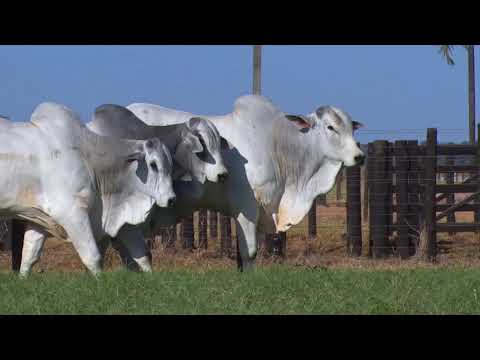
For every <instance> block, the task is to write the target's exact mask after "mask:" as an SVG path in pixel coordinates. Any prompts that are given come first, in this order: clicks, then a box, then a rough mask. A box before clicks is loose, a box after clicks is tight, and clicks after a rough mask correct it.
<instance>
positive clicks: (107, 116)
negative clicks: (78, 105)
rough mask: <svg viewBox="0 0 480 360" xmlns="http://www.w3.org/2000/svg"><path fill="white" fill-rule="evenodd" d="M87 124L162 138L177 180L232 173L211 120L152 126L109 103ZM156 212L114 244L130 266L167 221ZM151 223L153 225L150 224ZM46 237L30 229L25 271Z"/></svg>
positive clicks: (123, 135) (146, 265) (101, 130)
mask: <svg viewBox="0 0 480 360" xmlns="http://www.w3.org/2000/svg"><path fill="white" fill-rule="evenodd" d="M0 126H1V122H0ZM86 127H87V128H88V129H90V130H91V131H93V132H95V133H96V134H98V135H102V136H111V137H115V138H119V139H135V140H144V139H149V138H153V137H155V138H158V139H159V140H160V141H161V142H162V143H164V144H165V145H166V146H167V148H168V149H169V151H170V153H171V155H172V157H173V160H174V167H173V168H174V170H173V174H174V175H173V179H174V180H175V179H180V178H191V179H194V180H195V181H198V182H200V183H202V184H203V183H204V182H205V181H206V180H209V181H212V182H217V181H224V180H225V179H226V177H227V175H228V172H227V169H226V167H225V165H224V164H223V159H222V156H221V149H220V146H221V138H220V135H219V133H218V130H217V129H216V128H215V126H214V125H213V124H212V123H211V122H210V121H209V120H205V119H201V118H192V119H190V120H189V121H187V122H186V123H185V124H175V125H168V126H149V125H146V124H145V123H143V122H142V121H141V120H140V119H138V118H137V117H136V116H135V115H134V114H133V113H132V112H131V111H130V110H128V109H127V108H125V107H123V106H119V105H113V104H105V105H102V106H99V107H97V108H96V109H95V112H94V115H93V117H92V120H91V121H90V122H89V123H87V124H86ZM172 205H173V204H172ZM154 214H155V210H154V211H153V212H152V215H151V221H149V223H148V224H141V226H134V225H128V224H126V225H125V226H124V227H122V228H121V229H120V231H119V232H118V236H117V238H116V239H114V241H113V242H112V245H113V246H114V247H115V248H116V249H117V250H119V251H120V253H121V256H122V260H124V262H126V263H128V264H127V265H128V266H129V268H134V267H135V265H136V264H137V263H138V262H136V263H133V262H132V256H130V255H131V254H132V253H135V252H139V250H138V249H143V245H142V244H144V243H145V240H144V234H145V233H146V235H147V236H149V235H151V234H152V233H153V232H155V231H156V230H157V229H158V226H160V225H163V220H162V219H155V216H154ZM150 224H152V227H150V226H149V225H150ZM142 233H143V234H142ZM44 238H45V235H44V234H41V233H38V232H35V230H33V229H30V231H28V232H27V233H26V235H25V238H24V242H25V243H28V244H32V245H31V246H30V248H31V251H26V252H25V254H24V256H23V257H22V266H21V269H23V270H22V271H23V272H25V273H28V272H29V271H30V269H31V266H32V265H31V264H33V263H34V261H33V259H38V258H39V257H40V252H41V250H42V247H43V243H44V240H45V239H44ZM108 243H109V242H108V239H105V241H103V242H102V243H101V247H100V252H101V255H102V256H103V255H104V253H105V251H106V249H107V246H108ZM33 244H34V245H33ZM123 244H129V248H125V246H122V245H123ZM141 253H143V250H142V251H141ZM137 257H138V256H137ZM140 270H142V271H151V263H150V261H148V262H147V261H144V262H142V264H141V266H140Z"/></svg>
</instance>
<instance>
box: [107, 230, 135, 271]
mask: <svg viewBox="0 0 480 360" xmlns="http://www.w3.org/2000/svg"><path fill="white" fill-rule="evenodd" d="M112 247H113V248H114V249H115V250H116V251H117V253H118V256H120V259H121V260H122V264H123V265H124V266H125V267H126V268H127V269H128V270H130V271H135V272H139V271H141V270H140V267H139V266H138V264H137V263H136V262H135V260H134V259H133V258H132V256H131V255H130V253H129V252H128V250H127V248H126V247H125V246H124V245H123V243H122V242H121V241H120V240H118V238H115V239H113V241H112Z"/></svg>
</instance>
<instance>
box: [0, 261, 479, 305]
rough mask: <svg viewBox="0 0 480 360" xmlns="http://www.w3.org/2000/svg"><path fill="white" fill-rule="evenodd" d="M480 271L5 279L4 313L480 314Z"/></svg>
mask: <svg viewBox="0 0 480 360" xmlns="http://www.w3.org/2000/svg"><path fill="white" fill-rule="evenodd" d="M479 292H480V270H479V269H471V268H470V269H462V268H443V269H416V270H400V271H387V270H384V271H368V270H361V271H360V270H325V269H306V268H294V267H290V266H278V265H274V266H269V267H265V268H261V269H258V270H256V271H254V272H251V273H248V274H240V273H238V272H237V271H235V270H234V269H230V270H211V271H207V272H198V271H192V270H173V271H162V272H155V273H153V274H151V275H147V274H135V273H127V272H126V271H114V272H107V273H104V274H102V275H101V277H100V278H99V280H95V279H94V278H92V277H91V276H90V275H87V274H61V273H48V274H34V275H33V276H32V277H31V278H29V279H27V280H20V279H18V278H17V277H15V276H13V275H11V274H1V275H0V294H1V296H0V313H2V314H478V313H479V312H480V294H479Z"/></svg>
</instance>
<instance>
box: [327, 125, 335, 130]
mask: <svg viewBox="0 0 480 360" xmlns="http://www.w3.org/2000/svg"><path fill="white" fill-rule="evenodd" d="M327 129H328V130H331V131H335V129H334V128H333V126H332V125H328V127H327Z"/></svg>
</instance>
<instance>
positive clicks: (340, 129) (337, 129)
mask: <svg viewBox="0 0 480 360" xmlns="http://www.w3.org/2000/svg"><path fill="white" fill-rule="evenodd" d="M286 117H287V119H289V120H290V121H292V122H293V123H295V125H296V126H297V127H298V129H299V131H301V132H304V133H310V134H311V135H313V136H314V137H315V138H316V141H321V142H322V151H323V153H324V154H325V156H326V157H327V158H329V159H330V160H333V161H340V162H342V163H343V164H344V165H345V166H347V167H348V166H355V165H362V164H363V162H364V160H365V154H364V153H363V152H362V150H360V148H359V146H358V143H357V141H355V139H354V138H353V133H354V131H355V130H357V129H359V128H360V127H362V126H363V125H362V124H361V123H359V122H357V121H354V120H352V119H351V117H350V115H348V114H347V113H346V112H344V111H342V110H340V109H338V108H336V107H333V106H321V107H320V108H318V109H317V111H315V112H314V113H313V114H310V115H307V116H303V115H286Z"/></svg>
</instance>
